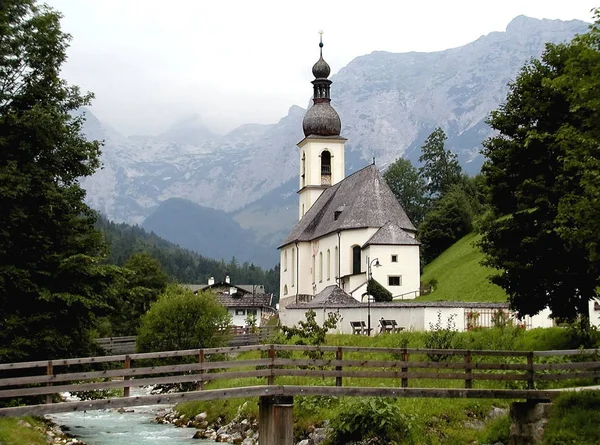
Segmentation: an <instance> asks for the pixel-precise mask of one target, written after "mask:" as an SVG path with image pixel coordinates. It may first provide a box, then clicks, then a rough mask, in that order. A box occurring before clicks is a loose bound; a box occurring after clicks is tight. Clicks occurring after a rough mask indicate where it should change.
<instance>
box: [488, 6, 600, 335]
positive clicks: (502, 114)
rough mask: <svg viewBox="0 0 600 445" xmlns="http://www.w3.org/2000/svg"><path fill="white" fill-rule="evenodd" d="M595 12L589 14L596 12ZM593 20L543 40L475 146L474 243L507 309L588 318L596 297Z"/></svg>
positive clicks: (599, 281)
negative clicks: (479, 202)
mask: <svg viewBox="0 0 600 445" xmlns="http://www.w3.org/2000/svg"><path fill="white" fill-rule="evenodd" d="M596 17H597V18H598V14H596ZM599 67H600V47H599V45H598V20H597V21H596V24H595V26H594V28H593V29H592V30H591V31H590V32H589V33H588V34H586V35H583V36H580V37H578V38H576V39H575V40H574V41H573V42H571V43H569V44H560V45H552V44H548V45H547V47H546V50H545V52H544V54H543V55H542V57H541V59H539V60H533V61H531V62H530V63H528V64H527V65H526V66H525V67H523V69H522V70H521V72H520V74H519V75H518V77H517V79H516V81H515V82H513V83H512V84H511V86H510V92H509V95H508V97H507V99H506V102H505V103H504V104H503V105H502V106H501V107H500V108H499V109H498V110H497V111H495V112H493V113H492V114H491V117H490V119H489V123H490V125H491V126H492V128H494V129H495V130H497V131H498V135H497V136H494V137H492V138H490V139H488V140H487V141H486V142H485V143H484V150H483V153H484V155H485V157H486V162H485V164H484V167H483V172H484V174H485V176H486V180H487V182H488V184H489V186H490V191H491V196H492V205H493V206H494V208H495V210H496V211H497V212H498V214H499V215H505V216H504V217H502V218H499V219H498V220H496V221H495V222H493V223H491V224H489V225H488V227H487V228H486V229H485V232H484V234H483V240H482V243H481V247H482V249H483V251H484V252H485V253H486V255H487V261H486V264H488V265H490V266H492V267H494V268H496V269H498V270H499V271H500V273H499V274H497V275H496V276H494V277H492V281H493V282H494V283H496V284H498V285H499V286H501V287H502V288H503V289H504V290H505V291H506V292H507V294H508V295H509V301H510V303H511V306H512V307H513V309H516V310H517V311H518V312H519V314H521V315H533V314H536V313H538V312H539V311H540V310H542V309H544V308H545V307H549V308H550V309H551V311H552V313H553V315H555V316H557V317H560V318H563V319H574V318H575V317H576V316H577V315H581V320H582V323H583V324H585V323H587V320H588V307H589V306H588V302H589V300H590V299H593V298H597V297H598V291H597V289H598V286H599V285H600V261H599V259H598V256H597V250H596V249H597V240H598V236H599V235H598V232H596V229H597V224H598V222H597V217H598V216H599V215H598V214H599V211H598V204H597V203H598V197H600V195H599V192H600V187H598V186H599V185H600V181H599V180H598V172H599V171H600V169H599V167H600V163H599V160H600V153H599V150H598V147H599V146H600V137H599V130H598V122H599V120H598V117H599V112H600V99H598V98H599V97H600V95H599V92H600V77H599V76H598V73H599Z"/></svg>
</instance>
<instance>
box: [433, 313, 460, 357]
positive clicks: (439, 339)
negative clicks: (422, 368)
mask: <svg viewBox="0 0 600 445" xmlns="http://www.w3.org/2000/svg"><path fill="white" fill-rule="evenodd" d="M437 314H438V315H437V322H436V323H435V324H433V323H429V329H430V331H429V332H427V333H426V334H425V348H427V349H453V348H456V347H457V346H458V345H457V344H456V342H457V335H458V332H457V331H456V324H455V323H454V315H450V316H449V317H448V320H447V321H446V327H444V325H443V323H442V312H441V311H438V313H437ZM427 356H428V357H429V359H430V360H431V361H432V362H440V361H443V360H447V359H448V358H450V357H451V355H449V354H427Z"/></svg>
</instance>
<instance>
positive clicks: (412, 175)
mask: <svg viewBox="0 0 600 445" xmlns="http://www.w3.org/2000/svg"><path fill="white" fill-rule="evenodd" d="M383 178H384V179H385V181H386V182H387V184H388V185H389V187H390V189H391V190H392V192H394V195H395V196H396V199H397V200H398V202H400V205H402V208H403V209H404V211H405V212H406V214H407V215H408V217H409V218H410V220H411V221H412V223H413V224H414V225H415V226H417V227H418V225H419V224H421V221H423V219H424V218H425V213H426V211H427V202H428V199H427V196H426V193H427V185H426V183H425V179H423V177H422V176H421V175H419V170H417V169H416V168H415V167H414V166H413V165H412V164H411V162H410V161H409V160H408V159H403V158H398V159H397V160H396V161H395V162H394V163H392V164H391V165H390V166H389V167H388V169H387V170H386V171H385V172H384V173H383Z"/></svg>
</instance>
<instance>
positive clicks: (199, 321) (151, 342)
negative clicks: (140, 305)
mask: <svg viewBox="0 0 600 445" xmlns="http://www.w3.org/2000/svg"><path fill="white" fill-rule="evenodd" d="M230 323H231V317H230V316H229V314H228V313H227V309H226V308H225V307H223V306H222V305H221V304H219V303H218V302H217V300H216V299H215V297H214V296H213V295H212V294H210V293H207V292H203V293H200V294H198V295H194V294H193V293H192V292H191V291H189V290H187V289H185V288H183V287H181V286H178V285H174V284H173V285H169V286H168V287H167V289H166V291H165V292H164V293H163V294H162V295H161V296H160V298H159V299H158V301H156V302H155V303H153V304H152V306H151V307H150V310H149V311H148V312H147V313H146V314H145V315H144V316H143V317H142V322H141V326H140V329H139V331H138V337H137V349H138V351H140V352H152V351H171V350H181V349H196V348H214V347H218V346H224V345H226V344H227V341H228V339H229V326H230Z"/></svg>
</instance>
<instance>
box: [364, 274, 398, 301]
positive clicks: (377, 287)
mask: <svg viewBox="0 0 600 445" xmlns="http://www.w3.org/2000/svg"><path fill="white" fill-rule="evenodd" d="M367 294H369V295H371V296H373V299H374V300H375V301H377V302H382V301H392V293H391V292H390V291H389V290H387V289H386V288H385V287H383V286H382V285H381V284H379V282H378V281H377V280H374V279H373V278H371V279H370V280H369V283H368V284H367Z"/></svg>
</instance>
